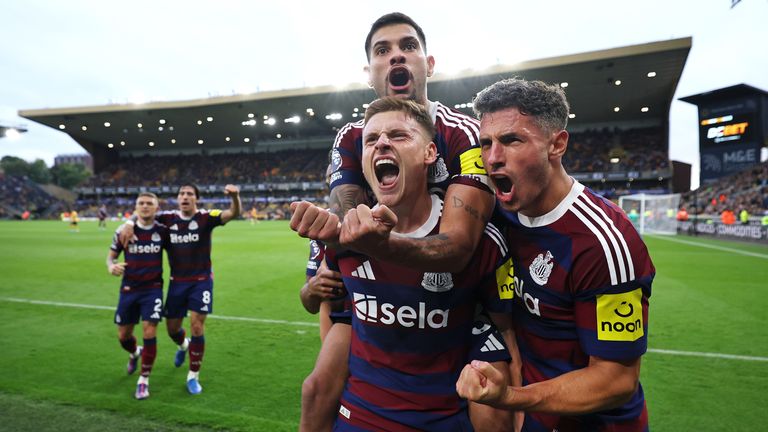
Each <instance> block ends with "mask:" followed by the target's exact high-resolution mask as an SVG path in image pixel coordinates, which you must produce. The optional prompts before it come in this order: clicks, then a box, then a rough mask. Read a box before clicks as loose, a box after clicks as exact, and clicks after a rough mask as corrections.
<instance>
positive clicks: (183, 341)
mask: <svg viewBox="0 0 768 432" xmlns="http://www.w3.org/2000/svg"><path fill="white" fill-rule="evenodd" d="M186 336H187V332H185V331H184V329H183V328H182V329H179V331H178V332H176V334H175V335H173V336H171V339H173V341H174V342H175V343H176V345H178V346H179V349H183V350H185V351H186V349H187V344H188V343H187V338H186Z"/></svg>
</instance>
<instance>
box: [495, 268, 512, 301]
mask: <svg viewBox="0 0 768 432" xmlns="http://www.w3.org/2000/svg"><path fill="white" fill-rule="evenodd" d="M496 288H497V289H498V290H499V299H501V300H512V299H513V298H514V297H515V266H514V265H513V264H512V258H510V259H508V260H507V262H505V263H504V264H502V265H501V266H500V267H499V268H497V269H496Z"/></svg>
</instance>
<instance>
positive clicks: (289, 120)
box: [283, 115, 301, 123]
mask: <svg viewBox="0 0 768 432" xmlns="http://www.w3.org/2000/svg"><path fill="white" fill-rule="evenodd" d="M283 122H285V123H299V122H301V117H299V116H297V115H295V116H293V117H288V118H287V119H285V120H283Z"/></svg>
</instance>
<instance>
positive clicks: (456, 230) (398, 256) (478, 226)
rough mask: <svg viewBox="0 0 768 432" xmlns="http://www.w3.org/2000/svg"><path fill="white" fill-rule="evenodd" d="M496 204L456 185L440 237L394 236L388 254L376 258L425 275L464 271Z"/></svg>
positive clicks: (473, 189) (487, 195) (485, 195)
mask: <svg viewBox="0 0 768 432" xmlns="http://www.w3.org/2000/svg"><path fill="white" fill-rule="evenodd" d="M493 202H494V201H493V195H491V194H490V193H488V192H485V191H481V190H480V189H477V188H476V187H474V186H468V185H464V184H453V185H451V186H450V187H449V188H448V191H447V193H446V197H445V206H444V208H443V216H442V219H441V222H440V233H439V234H437V235H432V236H427V237H424V238H421V239H413V238H409V237H400V236H390V237H389V240H388V242H387V248H386V250H384V251H382V252H379V253H376V254H375V255H374V256H377V255H380V256H377V258H383V259H389V260H392V261H395V262H398V263H403V264H407V265H409V266H411V267H414V268H416V269H418V270H422V271H433V272H445V271H460V270H461V269H463V268H464V267H466V265H467V264H468V263H469V260H470V259H471V258H472V253H473V252H474V250H475V248H476V247H477V244H478V243H479V242H480V237H481V236H482V235H483V230H485V225H486V223H487V221H488V219H489V218H490V215H491V212H492V211H493Z"/></svg>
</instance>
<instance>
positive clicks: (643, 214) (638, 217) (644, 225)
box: [619, 193, 680, 235]
mask: <svg viewBox="0 0 768 432" xmlns="http://www.w3.org/2000/svg"><path fill="white" fill-rule="evenodd" d="M679 206H680V194H666V195H652V194H645V193H641V194H634V195H625V196H623V197H619V207H621V208H622V209H623V210H624V212H625V213H626V214H627V216H629V220H630V221H631V222H632V225H634V226H635V228H636V229H637V231H638V232H639V233H640V234H641V235H642V234H667V235H675V234H677V218H676V216H677V210H678V208H679Z"/></svg>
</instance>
